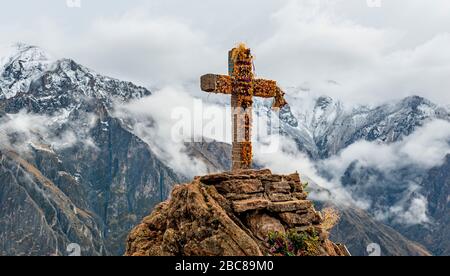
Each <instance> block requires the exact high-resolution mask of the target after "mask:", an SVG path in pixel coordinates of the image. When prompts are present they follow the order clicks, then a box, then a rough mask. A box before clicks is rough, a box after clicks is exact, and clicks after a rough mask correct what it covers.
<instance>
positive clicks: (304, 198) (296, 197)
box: [292, 192, 308, 200]
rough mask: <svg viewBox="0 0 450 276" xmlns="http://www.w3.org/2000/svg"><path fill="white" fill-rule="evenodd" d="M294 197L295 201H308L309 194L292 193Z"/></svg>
mask: <svg viewBox="0 0 450 276" xmlns="http://www.w3.org/2000/svg"><path fill="white" fill-rule="evenodd" d="M292 197H294V198H295V199H298V200H306V199H307V198H308V193H307V192H302V193H298V192H297V193H292Z"/></svg>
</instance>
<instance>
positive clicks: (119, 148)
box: [0, 44, 450, 255]
mask: <svg viewBox="0 0 450 276" xmlns="http://www.w3.org/2000/svg"><path fill="white" fill-rule="evenodd" d="M150 94H151V92H150V91H149V90H147V89H146V88H144V87H140V86H137V85H134V84H132V83H130V82H124V81H120V80H117V79H113V78H109V77H106V76H103V75H101V74H99V73H96V72H94V71H93V70H91V69H88V68H86V67H84V66H82V65H80V64H78V63H76V62H75V61H73V60H70V59H60V60H55V59H53V58H52V57H50V56H49V55H48V54H46V53H45V51H43V50H42V49H40V48H38V47H34V46H29V45H24V44H19V45H17V46H15V47H14V48H13V50H12V51H11V53H10V55H8V56H7V57H5V58H3V59H2V61H1V62H0V129H1V130H2V131H1V132H0V183H4V184H2V185H1V186H0V207H1V208H0V233H1V235H0V255H11V254H14V255H16V254H23V255H47V254H58V255H64V254H65V253H66V252H65V250H66V246H67V245H68V244H70V243H78V244H80V245H81V246H82V249H83V252H85V254H90V255H99V254H121V253H122V252H123V249H124V248H123V246H124V243H123V242H122V241H124V240H125V235H126V234H127V233H128V231H129V230H130V228H131V227H132V226H134V225H135V224H136V223H137V222H138V221H140V220H141V219H142V217H143V216H144V215H146V214H148V213H149V212H150V210H151V209H152V208H153V207H154V206H155V205H156V204H157V203H159V202H160V201H162V200H164V199H165V198H166V197H167V196H168V192H169V191H170V189H171V186H172V185H173V184H174V183H180V182H183V181H184V177H183V176H180V174H179V173H177V172H175V171H174V170H173V169H172V168H171V167H170V164H167V163H166V162H164V161H162V159H161V158H160V157H159V156H158V155H157V154H155V153H154V152H153V151H152V148H151V147H150V146H149V144H148V143H146V142H145V141H144V140H143V139H142V137H138V136H137V135H136V134H135V133H133V132H132V130H131V129H130V127H128V126H125V124H124V122H123V120H121V119H120V118H116V117H114V115H113V114H114V113H113V112H112V110H113V106H114V103H115V102H128V101H131V100H136V99H140V98H142V97H145V96H147V95H150ZM287 96H288V102H289V103H290V106H287V107H285V108H284V109H283V110H281V112H280V118H281V121H282V123H281V131H282V134H283V135H286V136H288V137H290V138H292V139H293V140H294V141H295V142H296V144H297V145H298V149H299V150H300V151H302V152H305V153H307V154H308V155H309V157H310V158H311V160H313V161H317V162H318V163H319V162H320V161H323V160H326V159H328V158H330V157H333V156H335V155H336V154H338V153H339V152H341V151H342V150H344V149H346V148H347V147H348V146H350V145H352V144H354V143H355V142H357V141H361V140H365V141H374V142H378V143H381V144H391V143H395V142H397V141H400V140H401V139H403V138H404V137H407V136H409V135H411V134H412V133H413V132H414V131H415V130H416V129H417V128H419V127H421V126H423V125H424V124H426V123H427V122H428V121H430V120H433V119H443V120H450V115H449V114H450V113H449V109H448V108H444V107H439V106H437V105H435V104H433V103H431V102H429V101H428V100H426V99H423V98H420V97H409V98H406V99H403V100H400V101H398V102H392V103H389V104H385V105H381V106H375V107H367V106H358V107H354V108H349V107H347V106H345V103H342V102H339V101H336V100H334V99H332V98H329V97H318V98H314V97H312V96H311V95H308V94H307V93H306V92H305V91H303V90H297V89H293V90H288V91H287ZM255 110H256V112H259V113H270V112H271V104H270V103H269V102H267V101H259V100H257V101H256V102H255ZM30 126H31V131H27V129H28V128H30ZM228 147H229V145H226V144H222V143H216V142H205V143H197V144H192V145H188V148H187V151H186V152H187V153H188V154H190V155H191V156H192V157H193V158H198V159H200V160H201V161H202V162H204V163H206V164H207V165H208V166H209V167H211V168H213V169H219V170H220V169H226V167H227V166H226V163H229V158H230V157H229V155H227V153H229V152H230V150H229V148H228ZM445 168H446V167H445V165H444V166H443V167H442V168H434V171H428V170H423V171H420V170H417V168H409V170H401V171H398V172H394V173H397V174H398V175H397V176H396V177H393V175H392V174H391V173H389V174H388V173H387V172H384V171H379V170H375V169H374V168H370V167H369V168H367V167H362V166H356V165H353V166H349V168H347V170H346V172H345V175H343V176H342V184H343V185H344V186H346V187H347V188H349V187H350V188H349V190H352V188H351V187H354V186H358V185H359V186H358V187H365V186H364V185H360V184H364V183H365V182H366V181H367V179H374V176H378V177H379V178H377V179H378V180H379V181H380V183H383V184H384V185H383V186H382V188H380V187H378V188H377V187H374V188H373V189H370V190H366V189H362V188H361V189H353V190H352V191H353V192H355V195H358V196H361V194H363V196H366V195H368V197H369V198H370V199H376V200H373V202H374V204H378V205H377V206H379V207H380V208H382V207H384V206H386V205H389V204H393V202H396V201H395V200H393V199H398V198H400V197H401V196H403V195H404V194H405V193H406V192H407V191H406V190H405V189H407V186H408V185H403V184H404V183H403V182H402V179H407V180H408V181H410V180H412V178H415V179H414V181H416V182H418V183H423V186H424V187H428V189H427V190H432V191H435V192H431V193H429V194H428V193H425V192H420V193H421V195H423V196H424V197H426V198H427V199H429V200H428V201H429V202H430V204H432V208H434V209H432V210H435V209H436V210H438V211H436V212H435V213H436V214H438V215H436V216H435V217H434V216H433V218H435V219H436V220H439V222H441V223H442V224H441V227H440V228H441V229H448V227H449V224H448V223H446V224H445V223H444V222H445V221H448V216H445V212H446V210H448V206H446V205H445V200H444V199H442V198H441V197H438V196H437V195H436V193H441V192H442V189H440V188H439V187H437V186H439V182H440V181H442V183H448V176H447V175H446V174H445V173H442V172H443V171H445ZM319 169H320V168H319ZM411 171H414V172H415V173H414V174H412V173H408V172H411ZM324 177H326V175H324ZM427 177H430V178H432V183H433V185H432V186H433V189H431V188H429V187H430V185H431V184H429V183H428V182H426V181H425V180H426V179H427ZM386 187H390V188H389V189H388V188H386ZM444 189H445V187H444ZM415 192H417V191H415ZM417 193H418V192H417ZM433 204H434V205H433ZM435 205H436V206H435ZM447 205H448V202H447ZM23 213H26V214H28V215H27V216H26V217H23V215H21V214H23ZM42 214H44V216H42ZM345 214H346V216H345V218H344V221H343V224H342V231H352V232H354V230H352V229H350V230H349V227H348V226H349V225H352V223H353V222H351V221H350V219H349V218H351V217H352V218H353V219H354V220H355V221H358V220H359V221H362V222H364V220H366V219H365V218H367V217H368V215H367V213H363V214H361V213H359V214H358V215H357V216H354V214H355V213H352V211H348V212H347V213H345ZM352 214H353V215H352ZM443 214H444V215H443ZM371 215H373V216H372V217H371V218H370V219H371V221H370V223H366V224H365V223H362V225H363V226H362V228H361V229H359V231H358V235H360V236H364V237H365V240H366V239H368V235H369V234H368V233H370V236H373V235H374V233H378V234H380V235H382V236H383V242H387V241H392V242H395V239H396V238H393V237H399V238H398V239H401V242H398V244H396V246H397V247H398V248H397V249H398V250H397V251H395V250H390V251H389V253H390V254H402V253H403V254H415V253H414V252H415V251H420V252H422V249H420V250H416V248H417V247H416V245H413V246H411V245H408V243H409V241H408V239H406V238H404V237H402V235H400V234H399V233H396V232H395V231H394V230H393V229H391V228H388V227H387V226H386V227H385V226H380V227H379V228H377V230H376V231H378V232H376V231H375V230H374V231H375V232H374V231H368V230H367V231H365V230H364V225H370V227H372V226H373V225H374V224H375V223H380V225H382V223H381V222H376V221H375V220H373V218H374V216H375V214H371ZM442 217H444V219H442ZM366 222H367V221H366ZM344 226H345V227H344ZM392 226H395V227H396V229H398V230H399V231H402V233H403V234H405V235H407V237H408V238H409V239H412V240H415V241H418V242H421V243H426V241H431V242H429V243H428V244H426V245H427V247H429V248H431V250H433V252H437V253H444V254H445V253H446V252H448V251H445V250H448V249H446V248H445V246H446V245H445V243H444V242H442V240H443V238H442V237H444V238H445V233H448V230H445V231H447V232H442V233H444V234H442V233H441V232H439V234H436V233H438V232H429V233H430V234H429V235H428V236H426V235H422V236H421V235H418V234H417V233H418V232H420V231H418V230H416V229H413V228H403V227H401V226H398V227H397V226H396V225H394V224H393V225H392ZM368 227H369V226H368ZM11 229H21V230H20V231H19V232H17V231H11ZM39 229H44V230H42V231H40V230H39ZM67 229H69V230H67ZM386 229H388V230H386ZM383 231H384V233H380V232H383ZM24 235H25V236H26V237H28V238H25V239H24V238H23V236H24ZM355 235H356V234H355ZM336 236H337V237H347V236H349V235H347V234H346V233H345V232H339V233H337V234H336ZM430 237H431V238H430ZM435 237H436V238H435ZM10 241H15V243H11V242H10ZM342 242H345V243H349V241H345V240H343V241H342ZM439 243H440V244H443V245H442V246H440V245H439ZM354 244H355V243H354ZM361 246H363V245H359V244H355V252H359V253H360V252H364V250H365V248H363V247H361ZM447 247H448V246H447ZM29 248H33V250H32V251H30V250H29ZM391 248H393V247H391Z"/></svg>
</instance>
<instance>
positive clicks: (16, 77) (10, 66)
mask: <svg viewBox="0 0 450 276" xmlns="http://www.w3.org/2000/svg"><path fill="white" fill-rule="evenodd" d="M9 52H10V53H9V55H8V56H5V57H3V58H2V60H1V61H0V70H1V71H0V73H1V74H0V99H2V98H7V99H8V98H11V97H14V96H15V95H17V93H21V92H24V91H27V90H28V88H29V86H30V83H31V82H32V81H33V79H35V78H37V77H38V76H39V75H40V74H42V72H44V71H46V70H47V69H48V68H49V67H50V64H51V63H52V58H51V57H50V56H49V55H48V54H47V53H46V52H44V51H43V50H42V49H40V48H38V47H35V46H30V45H26V44H16V45H15V46H13V47H11V49H10V51H9Z"/></svg>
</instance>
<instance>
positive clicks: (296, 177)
mask: <svg viewBox="0 0 450 276" xmlns="http://www.w3.org/2000/svg"><path fill="white" fill-rule="evenodd" d="M285 179H286V180H287V181H293V182H297V183H301V181H300V175H299V174H298V173H293V174H290V175H287V176H285Z"/></svg>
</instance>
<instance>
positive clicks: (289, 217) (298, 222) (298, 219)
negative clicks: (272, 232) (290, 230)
mask: <svg viewBox="0 0 450 276" xmlns="http://www.w3.org/2000/svg"><path fill="white" fill-rule="evenodd" d="M279 216H280V218H281V219H282V220H283V222H285V223H286V224H288V225H289V226H290V227H295V226H307V225H312V224H317V223H319V222H320V219H319V217H318V216H319V215H318V213H317V212H314V211H308V212H306V213H303V214H298V213H290V212H287V213H281V214H279Z"/></svg>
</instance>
